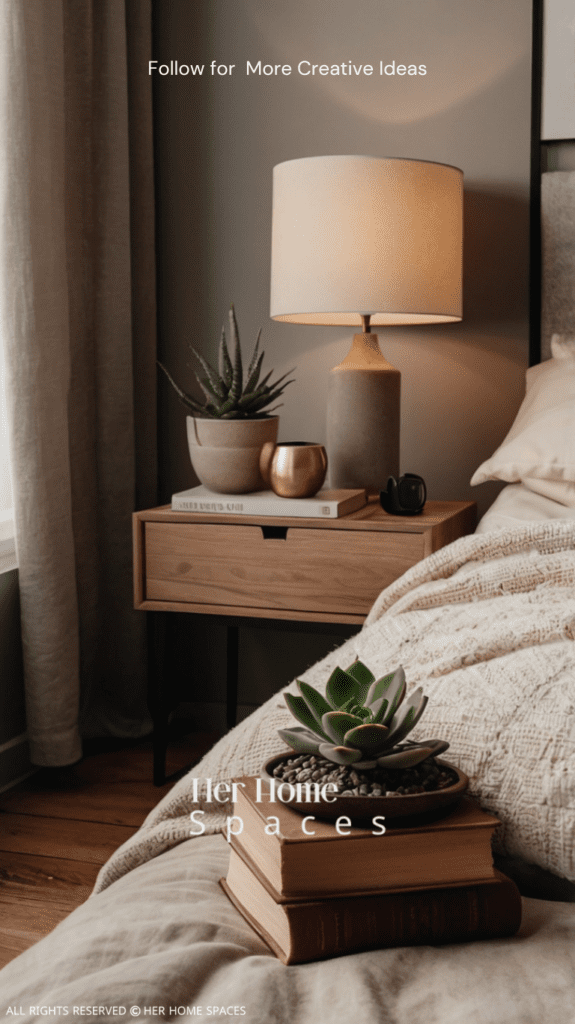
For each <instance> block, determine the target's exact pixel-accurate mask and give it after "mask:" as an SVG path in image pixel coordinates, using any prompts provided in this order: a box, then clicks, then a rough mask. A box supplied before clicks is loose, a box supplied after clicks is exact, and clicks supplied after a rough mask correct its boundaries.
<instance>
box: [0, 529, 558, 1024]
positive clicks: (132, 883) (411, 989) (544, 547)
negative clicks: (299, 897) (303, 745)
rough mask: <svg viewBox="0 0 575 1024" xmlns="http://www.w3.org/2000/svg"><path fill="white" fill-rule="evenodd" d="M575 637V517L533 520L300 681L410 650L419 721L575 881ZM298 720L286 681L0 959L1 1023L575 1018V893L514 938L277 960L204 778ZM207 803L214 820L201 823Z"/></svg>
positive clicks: (444, 574)
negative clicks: (238, 876)
mask: <svg viewBox="0 0 575 1024" xmlns="http://www.w3.org/2000/svg"><path fill="white" fill-rule="evenodd" d="M574 636H575V523H547V524H542V525H533V524H531V525H529V526H526V527H525V528H521V529H516V530H514V531H512V532H498V533H493V534H483V535H477V536H473V537H468V538H464V539H462V540H459V541H456V542H455V543H454V544H452V545H450V546H449V547H448V548H445V549H443V550H442V551H439V552H437V553H436V554H435V555H432V556H431V557H430V558H428V559H426V560H425V561H424V562H422V563H420V564H419V565H417V566H415V567H414V568H413V569H411V570H410V571H409V572H408V573H407V574H406V575H405V576H403V577H402V578H401V579H400V580H398V581H397V582H396V583H394V584H393V585H392V586H391V587H389V588H388V589H387V590H386V591H384V592H383V594H382V595H381V597H380V598H379V599H378V601H377V602H376V604H375V606H374V608H373V610H372V612H371V614H370V616H369V619H368V621H367V623H366V625H365V627H364V629H363V630H362V632H361V633H360V634H358V635H357V636H356V637H354V638H353V639H352V640H350V641H348V642H347V643H346V644H345V645H344V646H343V648H340V650H339V651H338V652H335V653H334V654H332V655H330V656H329V657H328V658H326V659H324V660H323V661H322V662H320V663H319V664H318V665H316V666H314V667H313V668H312V669H310V670H309V672H308V673H306V676H305V678H307V679H308V680H309V681H311V682H313V683H314V684H315V685H318V686H322V685H323V684H325V681H326V679H327V677H328V675H329V672H330V671H331V669H332V668H333V667H334V666H335V665H336V664H341V665H343V666H345V665H348V664H349V663H350V662H351V661H353V659H354V658H355V656H356V655H359V656H360V657H361V658H362V660H364V661H365V662H367V663H368V664H369V665H370V666H371V667H372V668H373V670H374V671H377V672H382V673H383V672H384V671H386V670H389V669H391V668H394V667H395V666H396V665H398V664H399V663H401V664H403V665H404V667H405V670H406V674H407V678H408V681H409V686H410V687H415V686H418V685H420V684H424V689H425V692H427V693H428V694H429V696H430V698H431V700H430V704H429V706H428V709H427V710H426V713H425V716H424V718H423V720H422V723H420V726H418V729H417V734H418V735H419V736H422V737H423V736H424V735H425V734H427V735H431V736H444V737H445V738H447V739H449V740H450V741H451V749H450V751H449V755H448V756H449V757H450V758H451V759H452V760H453V761H454V762H456V763H457V764H459V765H460V766H461V767H462V768H463V769H464V770H465V771H466V772H467V773H468V774H469V776H470V778H471V789H472V792H475V793H476V794H478V795H479V796H480V798H481V801H482V803H483V804H484V806H486V807H488V808H491V809H493V810H495V811H496V813H498V815H499V816H500V817H501V818H502V820H503V827H502V828H501V829H500V830H498V833H499V834H498V839H497V842H498V844H499V847H500V849H501V850H504V851H505V852H507V853H509V854H513V855H518V856H522V857H524V858H525V860H527V861H529V862H530V863H532V864H537V865H540V866H541V867H545V868H547V869H550V870H553V871H555V873H556V874H559V875H562V876H564V877H567V878H570V879H571V880H574V879H575V866H574V853H573V849H574V846H575V843H574V830H575V826H574V821H575V781H574V780H575V645H574V644H573V638H574ZM288 720H289V715H288V713H287V710H286V708H285V705H284V702H283V698H281V696H279V695H278V696H276V697H274V698H273V699H272V700H271V701H269V702H268V703H267V704H266V705H265V706H264V707H262V708H260V709H258V711H256V712H255V713H254V714H253V715H251V716H250V718H249V719H247V720H246V721H244V722H242V723H241V724H240V725H239V726H237V728H236V729H234V730H232V731H231V732H230V733H229V734H228V735H227V736H226V737H225V738H224V739H223V740H221V741H220V742H219V743H218V744H217V745H216V746H215V747H214V748H213V750H212V751H210V752H209V753H208V754H207V755H206V757H205V758H204V759H203V761H202V762H201V763H200V764H199V765H197V766H196V767H195V768H194V769H193V771H192V772H191V773H190V776H188V777H186V778H184V779H182V780H181V781H180V782H179V783H178V784H177V785H176V786H175V787H174V788H173V790H172V791H171V792H170V793H169V794H168V795H167V796H166V797H165V798H164V799H163V801H162V802H161V803H160V804H159V805H158V807H157V808H156V809H155V810H154V811H153V812H152V813H151V814H150V815H149V817H148V818H147V820H146V822H145V823H144V825H143V826H142V828H141V829H140V831H139V832H138V833H137V835H136V836H134V837H133V838H132V839H131V840H130V841H129V842H128V843H126V844H125V845H124V846H123V847H121V848H120V850H118V851H117V852H116V854H114V856H113V857H112V858H111V860H110V861H109V862H108V864H107V865H106V866H105V867H104V868H103V870H102V872H101V874H100V877H99V880H98V883H97V887H96V889H97V893H96V894H95V895H93V896H92V897H91V898H90V899H89V900H88V901H87V903H86V904H84V905H83V906H82V907H80V908H78V910H76V911H75V912H74V913H73V914H72V915H71V916H70V917H69V918H67V919H66V920H65V921H64V922H62V924H61V925H59V926H58V927H57V928H56V929H55V931H54V932H53V933H52V934H51V935H50V936H48V937H47V938H46V939H44V940H42V942H40V943H38V944H37V945H36V946H34V947H32V948H31V949H30V950H28V951H27V952H26V953H25V954H23V956H21V957H19V958H18V959H17V960H16V961H14V962H13V963H12V964H9V965H8V967H6V968H5V969H4V971H2V972H0V1009H1V1010H2V1011H3V1012H4V1014H5V1017H6V1019H7V1020H14V1019H18V1020H19V1021H22V1022H24V1021H28V1020H33V1019H37V1017H38V1016H39V1013H38V1012H35V1013H34V1012H31V1011H30V1008H33V1009H34V1008H36V1011H37V1008H38V1007H39V1006H45V1007H47V1006H56V1007H57V1006H60V1007H65V1008H67V1010H68V1012H67V1013H66V1014H64V1015H65V1016H67V1019H68V1020H69V1021H72V1020H84V1019H85V1018H86V1017H87V1016H89V1017H94V1016H98V1014H97V1013H92V1012H91V1011H90V1010H89V1009H88V1010H86V1007H88V1008H91V1007H103V1008H104V1010H103V1012H102V1013H101V1014H100V1016H110V1015H112V1014H114V1015H116V1016H125V1019H126V1020H127V1019H128V1018H130V1019H132V1018H133V1017H134V1016H141V1017H142V1018H144V1017H150V1016H155V1017H156V1018H157V1017H160V1019H162V1018H163V1019H164V1020H175V1019H177V1017H182V1016H185V1017H186V1018H188V1019H189V1017H190V1016H192V1017H193V1016H200V1017H203V1018H207V1019H210V1018H214V1017H218V1018H219V1019H228V1018H229V1017H230V1016H233V1017H236V1018H238V1019H242V1020H244V1021H245V1022H246V1024H267V1022H278V1024H279V1022H281V1024H304V1022H305V1024H308V1022H309V1021H313V1022H314V1024H340V1022H341V1021H342V1020H343V1019H349V1020H353V1021H354V1022H355V1024H373V1022H382V1024H469V1022H473V1024H573V1021H575V905H570V904H563V903H548V902H545V901H539V900H524V918H523V924H522V927H521V931H520V933H519V935H518V936H516V937H515V938H513V939H508V940H497V941H491V942H483V943H470V944H464V945H457V946H445V947H438V948H431V947H418V948H402V949H396V950H379V951H372V952H366V953H361V954H354V955H352V956H348V957H340V958H336V959H333V960H328V961H325V962H320V963H313V964H306V965H300V966H292V967H284V966H283V965H282V964H281V963H280V962H279V961H278V960H276V958H275V957H274V956H273V955H272V954H271V953H270V952H269V951H268V950H267V948H266V947H265V945H264V944H263V943H262V942H261V940H260V939H259V938H258V937H257V936H256V935H255V934H254V933H253V932H252V930H251V929H250V928H249V926H248V925H247V924H246V923H245V922H244V921H243V919H242V918H241V916H240V915H239V914H238V913H237V911H236V910H235V909H234V907H233V906H232V905H231V904H230V903H229V902H228V900H227V899H226V897H225V896H224V894H223V893H222V892H221V890H220V889H219V887H218V885H217V880H218V878H219V877H220V876H222V875H224V874H225V873H226V869H227V858H228V846H227V844H226V842H225V839H224V837H223V836H222V835H221V834H217V831H218V829H221V827H222V825H223V822H224V819H225V816H226V814H228V813H230V812H231V808H230V807H227V806H217V807H216V806H215V805H213V804H208V803H207V802H206V801H205V799H204V798H202V796H201V789H202V787H201V786H200V794H199V796H200V800H199V802H197V803H195V802H194V799H193V797H194V793H193V785H192V781H191V780H192V779H193V778H197V779H200V780H205V779H206V778H211V779H212V780H213V781H217V780H220V779H221V780H228V779H229V778H231V777H232V776H234V775H242V774H255V773H257V772H258V770H259V767H260V765H261V763H262V761H263V760H264V759H265V758H266V757H267V756H269V755H270V754H272V753H274V752H276V751H277V750H278V749H281V741H280V740H279V739H278V738H277V737H276V734H275V731H276V729H277V728H278V727H281V726H282V725H284V724H286V723H287V722H288ZM424 723H425V724H424ZM197 808H201V809H203V810H204V811H205V816H204V819H203V820H204V824H205V826H206V834H205V835H203V836H200V837H197V838H193V839H190V838H189V835H190V819H189V815H190V812H191V811H193V810H195V809H197ZM210 833H211V834H210ZM159 854H162V855H161V856H158V855H159ZM132 1006H134V1007H136V1008H138V1009H139V1010H140V1013H138V1012H137V1010H136V1011H134V1012H133V1013H131V1009H130V1008H131V1007H132ZM74 1007H76V1009H74ZM82 1007H84V1009H82ZM114 1007H116V1008H118V1007H119V1008H120V1009H119V1010H118V1009H116V1010H115V1011H113V1010H111V1009H110V1008H114ZM122 1008H125V1011H124V1010H123V1009H122ZM154 1008H155V1009H154ZM214 1008H215V1009H214ZM9 1011H10V1012H9ZM16 1011H17V1018H16ZM56 1015H58V1014H56ZM52 1016H54V1014H52Z"/></svg>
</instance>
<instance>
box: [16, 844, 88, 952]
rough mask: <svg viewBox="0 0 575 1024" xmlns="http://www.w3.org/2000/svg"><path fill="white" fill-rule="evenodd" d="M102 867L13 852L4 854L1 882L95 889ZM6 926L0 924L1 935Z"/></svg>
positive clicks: (61, 858)
mask: <svg viewBox="0 0 575 1024" xmlns="http://www.w3.org/2000/svg"><path fill="white" fill-rule="evenodd" d="M100 867H101V865H100V864H94V863H89V862H88V861H81V860H66V859H65V858H63V857H42V856H37V855H35V854H33V853H22V852H20V851H12V852H6V851H4V852H3V853H0V882H2V881H10V882H23V883H24V884H25V885H46V884H50V885H56V886H60V887H61V888H69V887H71V886H87V887H89V888H90V889H92V888H93V886H94V883H95V881H96V878H97V877H98V872H99V870H100ZM1 931H2V925H1V923H0V933H1Z"/></svg>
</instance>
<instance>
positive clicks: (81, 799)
mask: <svg viewBox="0 0 575 1024" xmlns="http://www.w3.org/2000/svg"><path fill="white" fill-rule="evenodd" d="M217 739H218V735H217V734H215V733H193V734H190V735H188V736H184V737H182V738H180V739H177V740H174V741H172V742H171V743H170V749H169V752H168V759H167V763H166V771H167V773H168V776H170V775H171V774H172V773H177V772H179V771H181V769H183V768H185V767H186V766H188V765H190V764H193V763H195V762H196V761H197V760H199V758H200V757H201V756H202V754H203V753H205V752H206V751H207V750H208V749H209V748H210V747H211V746H212V745H213V743H214V742H215V741H216V740H217ZM173 784H174V780H172V781H171V782H168V783H167V784H166V785H165V786H162V787H156V786H154V785H153V784H152V745H151V741H150V740H146V741H142V742H139V743H137V744H135V745H134V744H132V745H130V746H127V747H125V748H124V749H115V750H107V751H100V752H97V753H89V754H87V755H86V756H85V757H84V759H83V761H81V762H80V764H78V765H75V766H74V767H73V768H68V769H49V770H46V771H45V772H38V773H37V774H36V775H33V776H31V777H30V778H29V779H27V780H26V781H25V782H23V783H21V784H20V785H19V786H17V787H15V788H14V789H11V790H9V791H8V792H6V793H3V794H1V795H0V967H3V966H4V964H7V963H8V962H9V961H10V960H13V959H14V957H16V956H18V954H19V953H22V952H23V951H24V950H25V949H28V947H29V946H31V945H33V943H34V942H37V941H38V940H39V939H41V938H42V937H43V936H44V935H46V934H47V933H48V932H50V931H51V930H52V928H54V927H55V925H57V924H58V922H59V921H61V920H62V919H63V918H64V917H66V916H67V915H68V914H69V913H70V912H71V911H72V910H74V908H75V907H77V906H79V904H80V903H83V902H84V900H86V899H87V898H88V896H89V894H90V892H91V889H92V887H93V885H94V882H95V880H96V876H97V874H98V871H99V869H100V867H101V866H102V864H104V862H105V861H106V860H107V859H108V857H109V856H110V854H111V853H113V851H114V850H116V849H117V848H118V846H120V845H121V844H122V843H123V842H125V840H126V839H128V838H129V837H130V836H131V835H133V833H134V832H135V831H136V829H137V828H138V827H139V825H141V823H142V821H143V820H144V818H145V817H146V815H147V814H148V812H149V811H151V810H152V808H153V807H154V806H155V805H156V804H157V803H158V801H159V800H160V798H161V797H162V796H163V795H164V794H165V793H167V792H168V790H169V789H170V788H171V786H172V785H173Z"/></svg>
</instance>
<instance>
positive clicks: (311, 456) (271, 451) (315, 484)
mask: <svg viewBox="0 0 575 1024" xmlns="http://www.w3.org/2000/svg"><path fill="white" fill-rule="evenodd" d="M260 472H261V474H262V476H263V478H264V480H265V482H266V483H267V484H268V486H269V487H271V488H272V490H273V491H275V493H276V494H278V495H279V496H280V498H309V497H311V495H312V494H315V493H316V492H317V491H319V489H320V487H321V485H322V484H323V482H324V480H325V474H326V472H327V455H326V452H325V448H324V447H323V445H322V444H313V443H310V442H308V441H283V442H281V443H280V444H277V445H276V444H274V442H273V441H267V442H266V443H265V444H264V446H263V448H262V451H261V455H260Z"/></svg>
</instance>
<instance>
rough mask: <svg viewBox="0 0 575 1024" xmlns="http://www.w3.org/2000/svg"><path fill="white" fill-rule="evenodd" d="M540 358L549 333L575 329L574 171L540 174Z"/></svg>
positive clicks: (547, 350)
mask: <svg viewBox="0 0 575 1024" xmlns="http://www.w3.org/2000/svg"><path fill="white" fill-rule="evenodd" d="M541 262H542V266H541V278H542V287H541V360H544V359H549V358H550V356H551V349H550V345H551V335H552V334H555V333H558V334H574V333H575V171H548V172H546V173H545V174H543V175H542V178H541Z"/></svg>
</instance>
